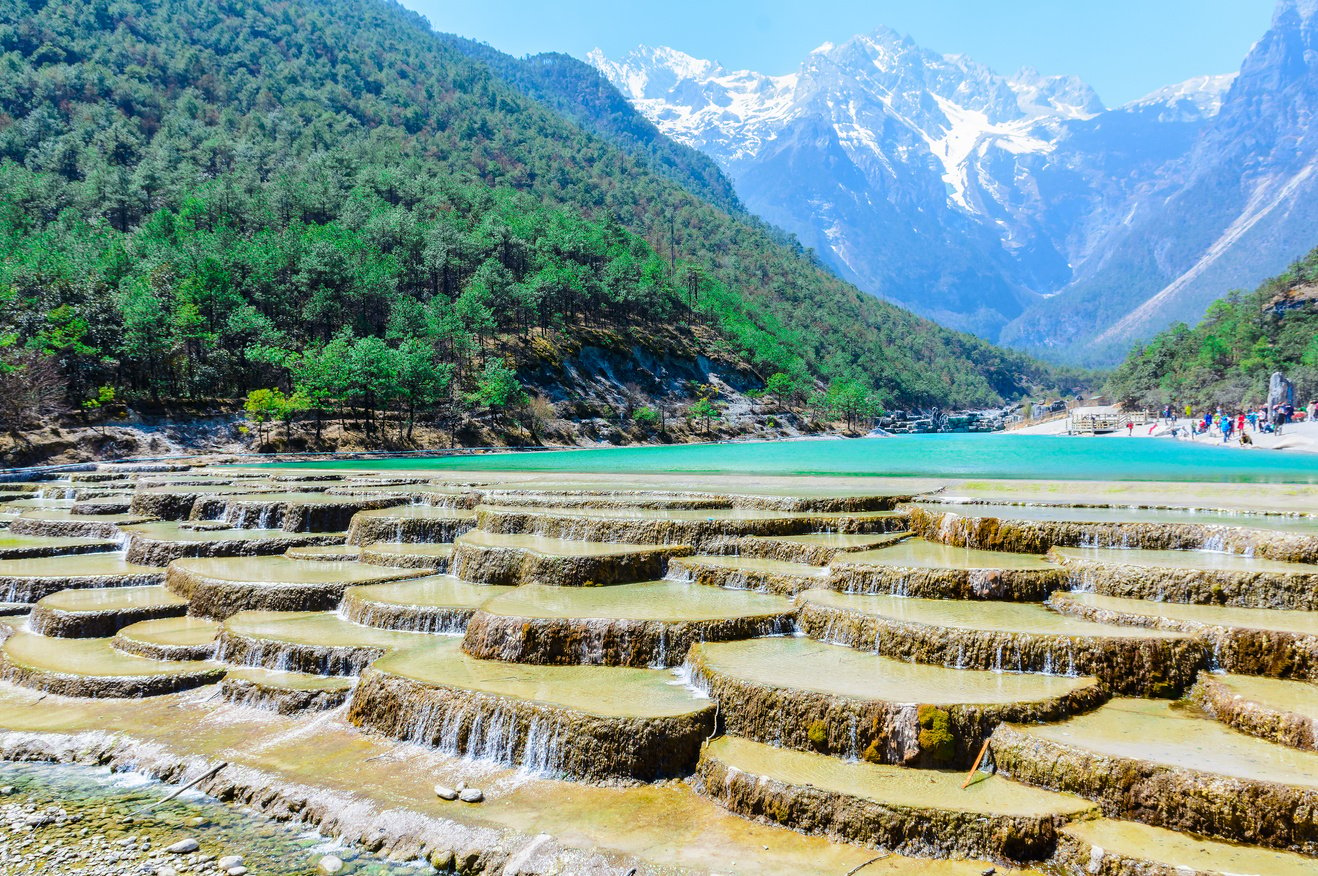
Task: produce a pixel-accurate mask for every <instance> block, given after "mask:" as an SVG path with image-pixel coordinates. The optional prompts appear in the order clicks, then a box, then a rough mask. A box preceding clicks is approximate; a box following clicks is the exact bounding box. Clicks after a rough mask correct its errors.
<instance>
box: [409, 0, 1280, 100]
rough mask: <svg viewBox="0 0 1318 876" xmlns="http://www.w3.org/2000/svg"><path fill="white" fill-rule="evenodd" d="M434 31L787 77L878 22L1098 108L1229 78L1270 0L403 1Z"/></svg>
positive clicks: (1258, 32)
mask: <svg viewBox="0 0 1318 876" xmlns="http://www.w3.org/2000/svg"><path fill="white" fill-rule="evenodd" d="M402 2H403V5H405V6H407V7H409V8H411V9H415V10H417V11H418V12H421V13H422V14H424V15H425V16H426V17H428V18H429V19H430V21H431V23H432V24H433V25H434V26H435V28H436V29H437V30H441V31H447V32H450V33H457V34H460V35H462V36H466V37H472V38H474V39H478V40H481V41H483V42H487V43H489V44H490V45H492V46H494V47H495V48H497V49H501V50H503V51H505V52H509V53H511V54H514V55H524V54H529V53H533V52H543V51H561V52H567V53H568V54H571V55H576V56H577V57H582V56H584V55H585V54H586V52H588V51H590V50H591V49H592V48H594V47H596V46H599V47H600V48H602V49H604V51H605V53H606V54H608V55H612V56H617V55H619V54H622V53H623V52H626V51H627V50H628V49H630V48H632V47H634V46H635V45H637V44H638V43H646V44H649V45H669V46H672V47H673V48H676V49H681V50H682V51H685V52H688V53H690V54H692V55H696V56H697V57H702V58H713V59H715V60H717V61H720V62H722V63H723V64H724V65H725V66H727V67H730V68H749V69H753V70H759V71H761V72H764V73H788V72H791V71H793V70H795V69H796V67H797V65H798V64H799V63H800V61H801V59H802V58H804V57H805V55H806V54H807V53H808V52H809V51H810V50H811V49H813V48H815V47H816V46H818V45H819V44H821V43H824V42H841V41H843V40H845V39H846V38H847V37H849V36H851V35H853V34H856V33H862V32H865V31H870V30H873V29H874V28H875V27H877V26H879V25H887V26H889V27H892V28H894V29H896V30H899V31H902V32H903V33H908V34H910V35H911V36H912V37H913V38H914V39H915V40H916V42H918V43H920V44H921V45H923V46H926V47H928V48H931V49H935V50H937V51H939V52H944V53H961V54H966V55H969V56H970V57H972V58H974V59H976V60H977V61H980V62H982V63H985V64H988V65H989V66H990V67H993V68H994V69H996V70H997V71H999V72H1001V73H1010V72H1012V71H1014V70H1016V69H1017V68H1019V67H1021V66H1024V65H1031V66H1034V67H1037V68H1038V69H1039V70H1040V71H1041V72H1043V73H1048V74H1052V73H1075V74H1078V75H1080V76H1081V77H1083V78H1084V79H1085V80H1086V81H1088V82H1089V83H1090V84H1091V85H1092V86H1094V88H1095V89H1097V90H1098V93H1099V95H1100V96H1101V97H1102V98H1103V100H1104V101H1105V102H1106V103H1107V104H1108V105H1110V106H1111V105H1116V104H1120V103H1124V102H1126V101H1128V100H1132V99H1134V98H1136V97H1140V96H1141V95H1144V94H1146V93H1148V92H1150V91H1152V90H1153V89H1155V88H1159V87H1161V86H1163V85H1169V84H1171V83H1173V82H1179V81H1181V80H1183V79H1188V78H1190V77H1191V76H1198V75H1203V74H1206V73H1229V72H1232V71H1234V70H1236V69H1238V68H1239V66H1240V61H1241V59H1242V58H1243V57H1244V56H1245V53H1246V52H1247V51H1248V50H1249V47H1250V46H1251V45H1253V43H1254V41H1255V40H1257V39H1258V38H1259V37H1260V36H1262V34H1263V32H1264V31H1265V30H1266V29H1267V26H1268V22H1269V20H1270V19H1271V16H1272V9H1273V5H1274V3H1273V0H996V2H995V0H760V2H743V0H704V2H701V0H647V2H643V3H636V2H625V0H624V2H618V0H539V2H536V0H402Z"/></svg>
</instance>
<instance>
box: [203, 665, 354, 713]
mask: <svg viewBox="0 0 1318 876" xmlns="http://www.w3.org/2000/svg"><path fill="white" fill-rule="evenodd" d="M220 690H221V691H222V692H223V695H224V699H225V700H226V701H227V702H230V703H233V704H234V705H239V706H251V707H253V708H258V709H268V710H270V711H272V712H278V713H279V714H281V715H297V714H302V713H304V712H320V711H324V710H325V709H333V708H336V707H338V706H341V705H343V704H344V703H345V702H346V701H347V699H348V694H349V693H351V691H352V689H351V687H349V686H347V685H345V686H343V687H333V688H309V689H308V688H294V687H279V686H275V685H269V684H262V683H261V682H260V681H259V680H257V679H254V678H245V677H243V676H238V675H227V676H225V678H224V680H223V681H221V682H220Z"/></svg>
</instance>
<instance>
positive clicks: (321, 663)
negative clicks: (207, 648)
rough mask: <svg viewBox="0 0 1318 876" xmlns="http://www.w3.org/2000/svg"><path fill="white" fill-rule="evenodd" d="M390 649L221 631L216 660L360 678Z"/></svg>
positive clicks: (313, 673) (239, 664)
mask: <svg viewBox="0 0 1318 876" xmlns="http://www.w3.org/2000/svg"><path fill="white" fill-rule="evenodd" d="M386 650H387V649H386V648H382V647H380V646H378V645H377V646H372V645H319V644H317V645H311V644H304V643H301V642H278V641H270V640H266V639H258V638H255V637H252V636H244V635H241V634H237V633H234V632H233V631H232V630H229V629H226V628H221V630H220V646H219V651H218V654H217V657H218V659H219V660H220V661H222V662H224V663H229V664H232V665H235V666H254V667H256V668H258V669H270V670H273V671H275V672H305V673H308V674H310V675H360V674H361V672H362V670H364V669H365V668H366V667H367V666H369V665H370V664H371V663H373V662H374V661H376V660H378V659H380V657H382V656H383V655H384V653H385V651H386Z"/></svg>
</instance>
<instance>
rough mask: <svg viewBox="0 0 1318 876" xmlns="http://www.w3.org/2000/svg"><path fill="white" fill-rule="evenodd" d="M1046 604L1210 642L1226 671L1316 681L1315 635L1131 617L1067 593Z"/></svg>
mask: <svg viewBox="0 0 1318 876" xmlns="http://www.w3.org/2000/svg"><path fill="white" fill-rule="evenodd" d="M1050 604H1051V605H1052V606H1053V608H1055V609H1057V610H1058V611H1060V612H1062V613H1063V614H1069V615H1072V616H1073V617H1081V618H1084V619H1086V620H1092V621H1095V622H1097V623H1107V624H1125V625H1126V626H1133V627H1146V628H1149V629H1157V630H1171V631H1173V632H1180V633H1191V634H1194V635H1196V636H1199V637H1200V638H1202V639H1204V640H1205V641H1206V642H1207V643H1208V651H1209V655H1210V662H1211V664H1212V665H1213V666H1215V667H1217V668H1220V669H1224V670H1226V671H1227V672H1234V673H1239V674H1240V675H1268V676H1272V677H1274V678H1308V679H1312V680H1318V635H1307V634H1304V633H1294V632H1286V631H1282V630H1256V629H1249V628H1246V627H1233V626H1225V625H1221V626H1219V625H1215V624H1206V623H1201V622H1198V621H1192V620H1185V619H1181V618H1171V617H1161V616H1154V615H1146V614H1135V613H1133V612H1123V611H1119V610H1115V609H1110V608H1104V607H1100V606H1095V605H1086V604H1084V603H1082V602H1078V601H1076V600H1074V599H1067V598H1066V594H1065V593H1058V594H1056V595H1055V596H1054V597H1053V599H1052V601H1051V603H1050Z"/></svg>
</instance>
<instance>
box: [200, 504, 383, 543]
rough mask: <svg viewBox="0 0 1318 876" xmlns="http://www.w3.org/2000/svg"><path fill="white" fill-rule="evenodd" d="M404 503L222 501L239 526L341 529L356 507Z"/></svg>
mask: <svg viewBox="0 0 1318 876" xmlns="http://www.w3.org/2000/svg"><path fill="white" fill-rule="evenodd" d="M405 504H407V498H406V497H405V496H378V495H377V496H343V497H342V498H341V500H339V501H316V502H297V501H291V502H289V501H281V500H279V499H243V498H235V499H231V500H228V501H225V502H224V513H223V520H224V521H225V522H227V523H229V524H230V525H231V526H235V527H237V528H239V529H283V530H285V531H287V532H342V531H343V530H345V529H347V528H348V526H349V524H350V523H351V522H352V516H353V515H354V514H356V513H357V512H358V511H371V510H375V509H379V508H392V507H395V506H397V505H405ZM197 508H201V503H198V504H197ZM195 513H196V510H195V509H194V514H195ZM353 543H354V544H356V543H357V542H353Z"/></svg>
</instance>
